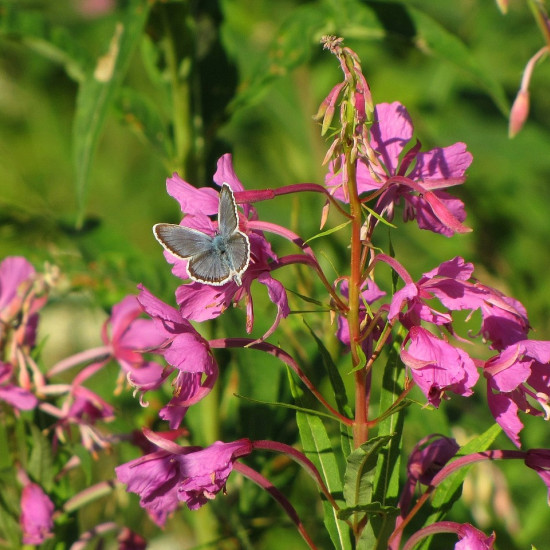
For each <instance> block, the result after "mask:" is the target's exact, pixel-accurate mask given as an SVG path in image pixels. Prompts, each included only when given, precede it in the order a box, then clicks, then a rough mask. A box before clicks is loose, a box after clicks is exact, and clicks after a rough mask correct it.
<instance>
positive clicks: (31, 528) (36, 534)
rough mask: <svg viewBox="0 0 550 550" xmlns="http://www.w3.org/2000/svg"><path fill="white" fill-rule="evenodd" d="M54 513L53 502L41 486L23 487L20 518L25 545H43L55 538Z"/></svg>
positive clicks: (30, 485) (34, 484)
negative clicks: (53, 531)
mask: <svg viewBox="0 0 550 550" xmlns="http://www.w3.org/2000/svg"><path fill="white" fill-rule="evenodd" d="M53 512H54V505H53V502H52V501H51V500H50V498H49V497H48V495H46V493H44V491H43V490H42V488H41V487H40V486H39V485H36V483H29V484H27V485H25V487H23V492H22V494H21V516H20V518H19V523H20V524H21V529H22V530H23V544H35V545H38V544H42V543H43V542H44V541H45V540H46V539H47V538H51V537H52V536H53V533H52V530H53V519H52V517H53Z"/></svg>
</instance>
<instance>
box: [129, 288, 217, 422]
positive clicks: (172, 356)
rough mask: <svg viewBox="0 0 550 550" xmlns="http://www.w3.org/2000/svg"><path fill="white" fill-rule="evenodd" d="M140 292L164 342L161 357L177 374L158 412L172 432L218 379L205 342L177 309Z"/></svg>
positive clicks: (141, 300) (143, 302)
mask: <svg viewBox="0 0 550 550" xmlns="http://www.w3.org/2000/svg"><path fill="white" fill-rule="evenodd" d="M139 288H140V289H141V292H140V294H139V297H138V300H139V303H140V304H141V305H142V307H143V309H144V310H145V312H146V313H147V314H148V315H150V316H151V317H152V319H153V322H154V323H155V327H156V331H157V333H158V334H160V335H162V340H163V341H164V342H165V344H164V346H163V349H162V350H161V353H162V355H163V356H164V358H165V359H166V361H167V362H168V363H169V364H170V365H172V366H173V367H175V368H176V369H178V371H179V373H178V376H177V378H176V380H175V381H174V383H173V386H174V396H173V397H172V399H171V400H170V403H168V405H167V406H166V407H164V408H163V409H162V410H161V412H160V416H161V418H163V419H164V420H168V421H169V423H170V428H172V429H175V428H177V427H178V426H179V425H180V423H181V421H182V420H183V417H184V416H185V413H186V412H187V409H188V408H189V407H190V406H191V405H192V404H194V403H197V402H198V401H200V400H201V399H202V398H203V397H205V396H206V395H207V394H208V393H209V392H210V390H211V389H212V387H213V386H214V383H215V382H216V380H217V378H218V366H217V364H216V361H215V359H214V357H213V355H212V352H211V350H210V347H209V345H208V342H207V341H206V340H205V339H204V338H203V337H202V336H201V335H200V334H199V333H198V332H197V331H196V330H195V328H194V327H193V325H192V324H191V323H190V322H189V321H188V320H187V319H184V318H183V317H182V315H181V313H180V312H179V311H178V310H177V309H175V308H173V307H170V306H169V305H168V304H165V303H164V302H163V301H162V300H159V299H158V298H157V297H156V296H153V294H151V293H150V292H149V291H148V290H147V289H146V288H145V287H143V286H142V285H140V287H139Z"/></svg>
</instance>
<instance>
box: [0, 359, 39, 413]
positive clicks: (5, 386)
mask: <svg viewBox="0 0 550 550" xmlns="http://www.w3.org/2000/svg"><path fill="white" fill-rule="evenodd" d="M14 381H15V380H14V377H13V367H12V366H11V365H10V364H8V363H4V362H3V361H0V400H1V401H5V402H6V403H9V404H10V405H11V406H12V407H15V408H16V409H20V410H23V411H29V410H31V409H34V407H36V405H37V404H38V399H37V398H36V396H35V395H34V394H32V393H31V392H30V391H29V390H26V389H24V388H21V387H19V386H18V385H16V384H15V383H13V382H14Z"/></svg>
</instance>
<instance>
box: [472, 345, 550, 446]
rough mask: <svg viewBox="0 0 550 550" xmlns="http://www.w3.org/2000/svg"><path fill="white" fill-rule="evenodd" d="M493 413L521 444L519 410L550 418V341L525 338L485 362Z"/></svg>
mask: <svg viewBox="0 0 550 550" xmlns="http://www.w3.org/2000/svg"><path fill="white" fill-rule="evenodd" d="M483 374H484V376H485V378H486V379H487V393H488V402H489V408H490V410H491V413H492V414H493V416H494V418H495V420H496V421H497V423H498V424H499V425H500V426H501V427H502V429H503V430H504V432H505V433H506V435H507V436H508V437H509V438H510V439H511V440H512V442H513V443H514V444H515V445H516V446H517V447H521V442H520V439H519V432H520V431H521V430H522V428H523V424H522V422H521V421H520V419H519V416H518V412H519V411H520V410H521V411H523V412H525V413H527V414H531V415H533V416H544V417H545V419H546V420H548V418H550V390H549V388H550V342H546V341H538V340H523V341H520V342H516V343H515V344H512V345H511V346H509V347H508V348H506V349H505V350H504V351H502V352H501V353H500V354H498V355H496V356H495V357H492V358H491V359H489V360H488V361H486V362H485V364H484V367H483Z"/></svg>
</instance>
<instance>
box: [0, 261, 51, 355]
mask: <svg viewBox="0 0 550 550" xmlns="http://www.w3.org/2000/svg"><path fill="white" fill-rule="evenodd" d="M35 276H36V271H35V270H34V267H33V266H32V264H30V263H29V262H28V261H27V260H26V259H25V258H23V257H22V256H9V257H7V258H5V259H4V260H2V262H1V263H0V323H1V324H2V325H7V326H10V325H12V324H13V326H14V327H16V330H17V333H18V335H17V337H16V339H17V343H18V344H20V345H22V344H25V345H28V346H30V347H33V346H34V344H35V339H36V327H37V325H38V314H37V311H38V310H39V309H40V308H41V307H42V306H43V305H44V303H45V302H46V297H45V296H43V297H40V298H37V297H36V295H35V293H34V292H32V286H33V283H34V280H35ZM3 332H4V331H3V330H2V332H0V343H1V342H2V340H3Z"/></svg>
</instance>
